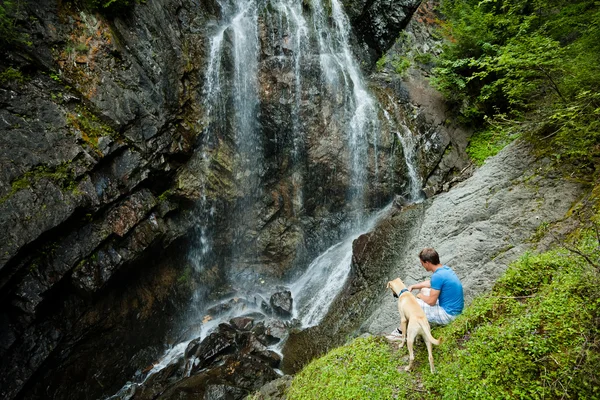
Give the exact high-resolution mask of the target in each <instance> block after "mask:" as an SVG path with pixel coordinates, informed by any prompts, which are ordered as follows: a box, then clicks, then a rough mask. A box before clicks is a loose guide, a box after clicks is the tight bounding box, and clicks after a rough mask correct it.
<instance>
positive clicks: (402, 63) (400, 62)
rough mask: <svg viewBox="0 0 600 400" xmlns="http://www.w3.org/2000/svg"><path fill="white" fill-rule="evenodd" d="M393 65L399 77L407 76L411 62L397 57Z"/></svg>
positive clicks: (405, 58)
mask: <svg viewBox="0 0 600 400" xmlns="http://www.w3.org/2000/svg"><path fill="white" fill-rule="evenodd" d="M392 65H393V66H394V71H396V73H397V74H398V75H405V74H406V71H408V68H410V60H409V59H408V58H407V57H397V58H395V59H394V61H392Z"/></svg>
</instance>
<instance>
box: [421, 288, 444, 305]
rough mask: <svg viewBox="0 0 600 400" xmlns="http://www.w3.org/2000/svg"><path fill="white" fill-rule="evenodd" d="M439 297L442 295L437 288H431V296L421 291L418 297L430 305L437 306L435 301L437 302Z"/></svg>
mask: <svg viewBox="0 0 600 400" xmlns="http://www.w3.org/2000/svg"><path fill="white" fill-rule="evenodd" d="M439 297H440V291H439V290H436V289H431V290H430V291H429V296H427V295H425V294H423V292H420V293H418V294H417V298H419V299H421V300H423V301H424V302H425V303H427V304H429V305H430V306H435V303H437V301H438V298H439Z"/></svg>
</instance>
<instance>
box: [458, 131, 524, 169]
mask: <svg viewBox="0 0 600 400" xmlns="http://www.w3.org/2000/svg"><path fill="white" fill-rule="evenodd" d="M517 137H518V134H516V133H515V134H509V133H508V132H507V131H505V130H501V129H500V130H499V129H494V128H493V127H489V128H488V129H484V130H479V131H476V132H475V133H474V134H473V136H471V141H470V143H469V147H467V153H468V154H469V156H470V157H471V159H472V160H473V162H474V163H475V164H477V165H483V163H484V161H485V160H486V159H487V158H489V157H492V156H495V155H496V154H498V152H499V151H500V150H502V149H503V148H504V147H505V146H506V145H507V144H509V143H510V142H511V141H513V140H514V139H516V138H517Z"/></svg>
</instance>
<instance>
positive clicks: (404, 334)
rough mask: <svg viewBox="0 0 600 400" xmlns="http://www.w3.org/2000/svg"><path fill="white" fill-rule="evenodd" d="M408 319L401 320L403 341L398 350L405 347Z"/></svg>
mask: <svg viewBox="0 0 600 400" xmlns="http://www.w3.org/2000/svg"><path fill="white" fill-rule="evenodd" d="M406 325H407V324H406V318H404V317H402V318H401V319H400V330H401V331H402V340H400V346H398V348H402V347H403V346H404V342H405V341H406Z"/></svg>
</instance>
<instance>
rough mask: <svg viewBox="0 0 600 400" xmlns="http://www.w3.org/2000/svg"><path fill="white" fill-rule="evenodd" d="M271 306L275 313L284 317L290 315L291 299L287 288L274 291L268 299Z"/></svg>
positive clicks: (290, 293)
mask: <svg viewBox="0 0 600 400" xmlns="http://www.w3.org/2000/svg"><path fill="white" fill-rule="evenodd" d="M270 304H271V307H273V311H274V313H275V314H276V315H279V316H281V317H284V318H289V317H291V316H292V309H293V299H292V292H290V291H289V290H285V291H281V292H277V293H274V294H273V295H272V296H271V299H270Z"/></svg>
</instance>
